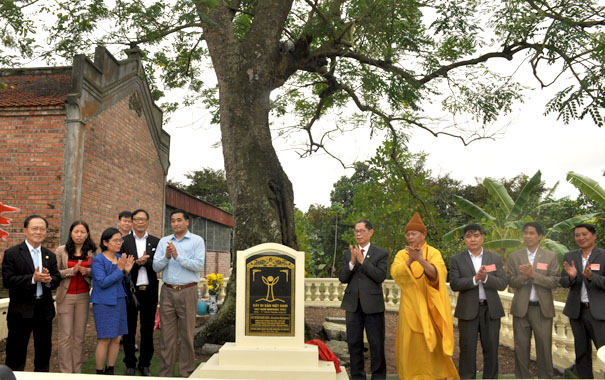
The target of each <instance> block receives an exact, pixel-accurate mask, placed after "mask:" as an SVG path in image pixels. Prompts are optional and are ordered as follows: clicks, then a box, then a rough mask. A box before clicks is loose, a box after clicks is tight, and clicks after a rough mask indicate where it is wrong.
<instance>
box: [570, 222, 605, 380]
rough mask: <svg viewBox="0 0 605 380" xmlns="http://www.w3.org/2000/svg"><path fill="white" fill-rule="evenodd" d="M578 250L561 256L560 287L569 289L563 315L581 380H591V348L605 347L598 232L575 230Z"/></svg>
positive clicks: (603, 267) (604, 269) (586, 227)
mask: <svg viewBox="0 0 605 380" xmlns="http://www.w3.org/2000/svg"><path fill="white" fill-rule="evenodd" d="M574 237H575V240H576V244H577V245H578V247H580V249H578V250H575V251H570V252H567V253H566V254H565V256H563V271H562V272H561V286H563V287H564V288H569V293H568V294H567V301H565V308H564V309H563V314H565V315H567V316H568V317H569V323H570V324H571V331H572V332H573V337H574V345H575V351H576V369H577V371H578V376H579V377H580V378H581V379H592V378H593V375H592V344H591V341H592V342H594V345H595V346H596V348H597V349H599V347H601V346H603V345H605V250H603V249H600V248H597V247H596V240H597V231H596V229H595V228H594V226H592V225H590V224H578V225H577V226H576V227H575V228H574Z"/></svg>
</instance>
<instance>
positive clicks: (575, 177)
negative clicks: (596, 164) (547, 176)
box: [567, 171, 605, 210]
mask: <svg viewBox="0 0 605 380" xmlns="http://www.w3.org/2000/svg"><path fill="white" fill-rule="evenodd" d="M567 182H569V183H571V184H572V185H574V186H575V187H576V188H577V189H578V190H580V192H581V193H582V194H584V195H586V196H587V197H588V198H590V199H592V200H593V201H595V202H596V203H597V204H599V205H600V206H601V208H603V209H604V210H605V190H604V189H603V188H602V187H601V185H599V183H598V182H597V181H595V180H594V179H592V178H588V177H586V176H583V175H581V174H579V173H576V172H573V171H572V172H569V173H567Z"/></svg>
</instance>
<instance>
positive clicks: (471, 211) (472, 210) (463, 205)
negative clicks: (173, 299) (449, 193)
mask: <svg viewBox="0 0 605 380" xmlns="http://www.w3.org/2000/svg"><path fill="white" fill-rule="evenodd" d="M454 202H455V203H456V204H457V205H458V207H460V209H461V210H462V211H464V212H465V213H467V214H468V215H470V216H472V217H473V218H474V219H477V221H479V220H485V219H486V220H496V218H495V217H493V216H491V215H490V214H488V213H487V212H486V211H485V210H484V209H482V208H481V207H479V206H477V205H475V204H474V203H473V202H471V201H469V200H466V199H464V198H462V197H460V196H458V195H454Z"/></svg>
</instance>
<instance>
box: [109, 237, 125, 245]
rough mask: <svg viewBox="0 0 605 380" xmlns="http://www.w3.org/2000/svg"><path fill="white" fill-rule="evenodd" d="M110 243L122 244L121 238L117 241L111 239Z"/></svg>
mask: <svg viewBox="0 0 605 380" xmlns="http://www.w3.org/2000/svg"><path fill="white" fill-rule="evenodd" d="M110 242H112V243H114V244H117V243H120V244H122V238H119V239H111V240H110Z"/></svg>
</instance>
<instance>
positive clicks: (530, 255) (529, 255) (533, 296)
mask: <svg viewBox="0 0 605 380" xmlns="http://www.w3.org/2000/svg"><path fill="white" fill-rule="evenodd" d="M525 250H526V251H527V258H528V259H529V263H530V264H531V265H532V266H533V265H534V260H535V259H536V253H538V247H536V250H535V251H534V252H533V253H531V252H530V251H529V249H527V248H525ZM529 300H530V301H531V302H538V293H536V287H535V285H534V284H533V282H532V285H531V291H530V292H529Z"/></svg>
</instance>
